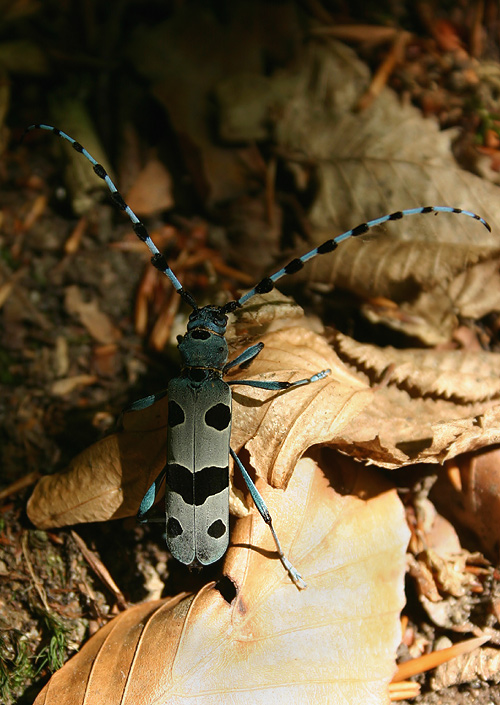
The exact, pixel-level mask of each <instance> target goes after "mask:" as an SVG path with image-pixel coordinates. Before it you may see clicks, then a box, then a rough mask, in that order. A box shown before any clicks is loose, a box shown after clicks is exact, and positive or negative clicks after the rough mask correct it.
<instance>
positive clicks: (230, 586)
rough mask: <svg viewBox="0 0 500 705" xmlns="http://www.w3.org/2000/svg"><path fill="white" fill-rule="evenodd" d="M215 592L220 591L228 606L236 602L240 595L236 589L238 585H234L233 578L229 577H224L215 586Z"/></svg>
mask: <svg viewBox="0 0 500 705" xmlns="http://www.w3.org/2000/svg"><path fill="white" fill-rule="evenodd" d="M215 590H218V591H219V592H220V594H221V595H222V597H223V598H224V599H225V601H226V602H227V604H228V605H230V604H231V602H232V601H233V600H234V598H235V597H236V595H237V594H238V590H237V589H236V585H235V584H234V583H233V581H232V580H231V578H229V577H228V576H227V575H224V576H223V577H222V578H221V579H220V580H219V581H218V582H217V583H216V584H215Z"/></svg>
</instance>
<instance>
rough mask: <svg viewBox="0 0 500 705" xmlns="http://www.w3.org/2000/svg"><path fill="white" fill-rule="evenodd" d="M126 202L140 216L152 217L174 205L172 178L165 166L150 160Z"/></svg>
mask: <svg viewBox="0 0 500 705" xmlns="http://www.w3.org/2000/svg"><path fill="white" fill-rule="evenodd" d="M126 201H127V203H128V204H129V206H130V208H132V210H133V211H134V212H135V213H138V214H139V215H151V214H152V213H157V212H158V211H163V210H167V209H169V208H172V207H173V205H174V198H173V194H172V178H171V176H170V174H169V172H168V171H167V170H166V168H165V166H164V164H162V162H160V161H159V160H158V159H155V158H154V157H152V158H150V159H149V160H148V162H147V163H146V165H145V166H144V168H143V169H142V170H141V172H140V173H139V174H138V175H137V178H136V179H135V181H134V184H133V186H132V188H131V189H130V190H129V192H128V193H127V197H126Z"/></svg>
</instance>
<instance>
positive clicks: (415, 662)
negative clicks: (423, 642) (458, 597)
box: [392, 636, 490, 683]
mask: <svg viewBox="0 0 500 705" xmlns="http://www.w3.org/2000/svg"><path fill="white" fill-rule="evenodd" d="M489 640H490V637H489V636H478V637H475V638H474V639H466V640H465V641H461V642H460V643H458V644H453V646H450V647H449V648H448V649H441V650H440V651H432V652H431V653H430V654H424V655H423V656H419V657H418V658H414V659H411V660H410V661H405V662H404V663H400V664H399V665H398V670H397V672H396V675H395V676H394V678H393V679H392V682H393V683H399V682H400V681H404V680H406V679H407V678H410V676H416V675H418V674H419V673H423V672H424V671H430V670H431V668H436V667H437V666H440V665H441V664H442V663H446V661H450V660H451V659H452V658H456V657H457V656H461V655H462V654H468V653H469V652H470V651H474V649H477V648H478V647H479V646H481V645H482V644H484V643H485V642H486V641H489Z"/></svg>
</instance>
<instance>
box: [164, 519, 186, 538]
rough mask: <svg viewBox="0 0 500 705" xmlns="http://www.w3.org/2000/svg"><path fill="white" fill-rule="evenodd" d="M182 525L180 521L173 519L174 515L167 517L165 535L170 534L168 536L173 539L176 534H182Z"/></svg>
mask: <svg viewBox="0 0 500 705" xmlns="http://www.w3.org/2000/svg"><path fill="white" fill-rule="evenodd" d="M182 533H183V532H182V526H181V524H180V522H179V521H178V520H177V519H175V518H174V517H169V519H168V521H167V535H168V536H170V538H173V539H175V538H176V537H177V536H180V535H181V534H182Z"/></svg>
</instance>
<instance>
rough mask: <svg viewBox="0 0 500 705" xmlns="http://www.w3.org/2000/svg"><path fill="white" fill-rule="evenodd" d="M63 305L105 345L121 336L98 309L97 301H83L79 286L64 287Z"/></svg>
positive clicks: (107, 317) (95, 338)
mask: <svg viewBox="0 0 500 705" xmlns="http://www.w3.org/2000/svg"><path fill="white" fill-rule="evenodd" d="M64 306H65V308H66V310H67V311H68V313H70V314H71V315H72V316H75V317H76V318H78V319H79V320H80V321H81V323H82V325H83V326H85V328H86V329H87V331H88V332H89V334H90V335H91V336H92V337H93V338H94V340H97V342H99V343H103V344H104V345H106V344H107V343H115V342H116V341H117V340H118V339H119V338H121V332H120V330H119V329H118V328H116V327H115V326H114V325H113V324H112V322H111V320H110V318H109V316H107V315H106V314H105V313H104V312H103V311H101V310H100V308H99V305H98V303H97V301H95V300H93V301H84V299H83V297H82V292H81V290H80V289H79V287H77V286H68V287H67V288H66V295H65V299H64Z"/></svg>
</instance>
